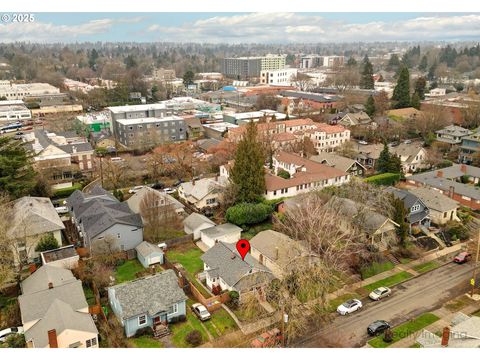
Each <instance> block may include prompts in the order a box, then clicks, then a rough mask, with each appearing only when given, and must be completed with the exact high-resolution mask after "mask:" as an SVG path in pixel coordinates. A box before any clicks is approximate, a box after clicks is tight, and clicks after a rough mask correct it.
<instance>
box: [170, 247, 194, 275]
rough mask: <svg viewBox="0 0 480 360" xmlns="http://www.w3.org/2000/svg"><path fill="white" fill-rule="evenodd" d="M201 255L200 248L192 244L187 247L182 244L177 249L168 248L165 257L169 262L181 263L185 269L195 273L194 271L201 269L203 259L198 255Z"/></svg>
mask: <svg viewBox="0 0 480 360" xmlns="http://www.w3.org/2000/svg"><path fill="white" fill-rule="evenodd" d="M202 255H203V252H202V250H200V249H199V248H198V247H196V246H195V245H194V244H192V245H191V246H188V247H184V246H182V247H181V248H178V249H177V248H174V249H171V250H168V251H167V254H166V258H167V259H168V261H170V262H171V263H179V264H182V266H183V267H184V268H185V270H187V271H188V272H189V273H190V274H192V275H195V274H196V273H198V272H200V271H203V261H202V260H201V259H200V256H202Z"/></svg>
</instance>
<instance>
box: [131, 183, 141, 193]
mask: <svg viewBox="0 0 480 360" xmlns="http://www.w3.org/2000/svg"><path fill="white" fill-rule="evenodd" d="M140 189H143V186H142V185H140V186H135V187H133V188H131V189H130V190H128V193H129V194H136V193H137V191H139V190H140Z"/></svg>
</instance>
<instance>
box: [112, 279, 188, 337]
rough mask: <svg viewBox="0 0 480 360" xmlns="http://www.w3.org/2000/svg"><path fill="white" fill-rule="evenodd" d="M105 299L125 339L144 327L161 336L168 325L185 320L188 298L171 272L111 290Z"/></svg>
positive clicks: (113, 287) (127, 283)
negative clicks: (107, 300)
mask: <svg viewBox="0 0 480 360" xmlns="http://www.w3.org/2000/svg"><path fill="white" fill-rule="evenodd" d="M108 299H109V302H110V306H111V308H112V310H113V312H114V313H115V315H116V316H117V318H118V319H119V320H120V322H121V324H122V326H123V327H124V329H125V335H126V336H127V337H131V336H134V335H135V333H136V332H137V330H139V329H142V328H145V327H147V326H148V327H151V328H152V329H153V331H154V333H155V334H156V335H157V334H161V333H162V332H163V331H165V329H166V326H167V324H168V323H169V322H177V321H180V320H184V319H185V316H186V310H187V309H186V300H187V296H186V295H185V293H184V292H183V290H182V289H181V288H180V286H179V284H178V278H177V276H176V274H175V272H174V271H173V270H165V271H163V272H161V273H158V274H155V275H151V276H147V277H144V278H141V279H137V280H133V281H129V282H126V283H123V284H119V285H115V286H112V287H110V288H108Z"/></svg>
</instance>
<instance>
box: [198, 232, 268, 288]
mask: <svg viewBox="0 0 480 360" xmlns="http://www.w3.org/2000/svg"><path fill="white" fill-rule="evenodd" d="M201 259H202V260H203V262H204V263H205V264H207V266H208V267H209V268H210V270H207V271H208V272H209V273H210V274H211V276H219V277H221V278H222V279H223V280H224V281H225V282H226V283H227V285H229V286H231V287H234V288H236V289H237V290H239V291H241V290H245V289H248V288H249V286H251V285H252V284H255V283H263V282H264V281H266V280H267V279H270V280H271V279H273V275H272V274H271V272H270V270H268V269H267V268H266V267H265V266H263V265H261V264H260V263H259V262H258V261H257V260H255V259H254V258H253V257H252V255H250V253H247V255H245V259H244V260H242V258H241V256H240V254H239V253H238V251H237V249H236V248H235V245H234V244H227V243H224V242H221V241H220V242H218V243H216V244H215V245H214V246H213V247H211V248H210V249H208V250H207V252H206V253H205V254H203V255H202V256H201ZM242 280H243V281H242Z"/></svg>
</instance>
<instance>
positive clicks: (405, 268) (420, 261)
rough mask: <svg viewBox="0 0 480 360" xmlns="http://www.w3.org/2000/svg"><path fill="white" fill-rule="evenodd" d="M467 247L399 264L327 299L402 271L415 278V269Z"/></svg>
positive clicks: (450, 249) (449, 249) (454, 248)
mask: <svg viewBox="0 0 480 360" xmlns="http://www.w3.org/2000/svg"><path fill="white" fill-rule="evenodd" d="M465 246H467V243H463V244H456V245H454V246H451V247H448V248H444V249H442V250H438V251H435V252H434V253H431V254H428V255H426V256H424V257H422V258H421V259H417V260H414V261H411V262H409V263H408V264H398V265H397V266H395V267H394V268H393V269H391V270H388V271H384V272H382V273H380V274H377V275H374V276H372V277H369V278H368V279H365V280H362V281H358V282H356V283H353V284H347V285H345V286H344V287H343V288H341V289H339V290H337V291H334V292H332V293H330V294H328V296H327V297H328V299H329V300H333V299H335V298H337V297H339V296H342V295H345V294H348V293H351V292H355V291H356V290H357V289H359V288H362V287H364V286H367V285H370V284H373V283H374V282H377V281H379V280H383V279H386V278H388V277H390V276H392V275H395V274H398V273H400V272H402V271H407V272H409V273H410V274H412V275H413V276H418V275H420V274H419V273H418V272H417V271H415V270H413V268H414V267H415V266H417V265H420V264H423V263H426V262H429V261H433V260H438V259H440V258H442V257H444V256H447V255H450V254H454V253H457V252H459V251H460V250H461V249H463V247H465ZM448 262H450V260H449V259H447V260H446V261H445V262H444V263H448ZM442 265H443V263H442Z"/></svg>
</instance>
